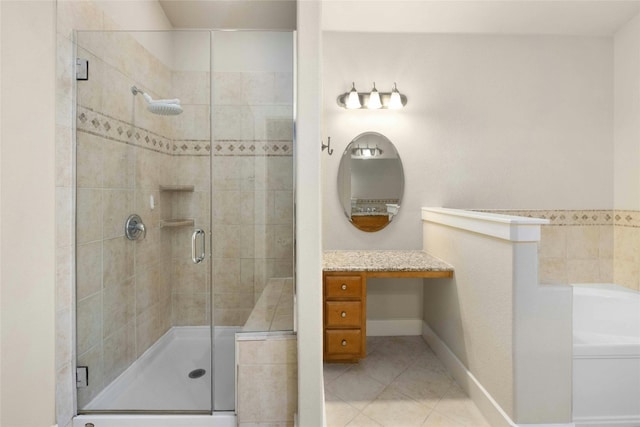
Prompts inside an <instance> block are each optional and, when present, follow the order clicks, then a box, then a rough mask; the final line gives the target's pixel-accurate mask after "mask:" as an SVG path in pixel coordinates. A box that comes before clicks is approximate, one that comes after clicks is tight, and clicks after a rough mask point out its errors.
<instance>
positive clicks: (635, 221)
mask: <svg viewBox="0 0 640 427" xmlns="http://www.w3.org/2000/svg"><path fill="white" fill-rule="evenodd" d="M613 221H614V224H615V225H616V227H634V228H640V211H621V210H616V211H613Z"/></svg>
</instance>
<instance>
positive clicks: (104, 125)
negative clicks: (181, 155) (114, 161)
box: [76, 105, 173, 154]
mask: <svg viewBox="0 0 640 427" xmlns="http://www.w3.org/2000/svg"><path fill="white" fill-rule="evenodd" d="M76 126H77V130H78V131H82V132H87V133H90V134H92V135H96V136H100V137H103V138H107V139H110V140H112V141H118V142H122V143H125V144H129V145H134V146H136V147H141V148H146V149H148V150H152V151H156V152H159V153H165V154H171V151H172V147H173V141H172V140H171V139H169V138H166V137H164V136H162V135H158V134H157V133H154V132H151V131H149V130H146V129H142V128H139V127H136V126H133V125H131V124H130V123H127V122H124V121H122V120H120V119H116V118H114V117H110V116H108V115H106V114H102V113H98V112H97V111H93V110H91V109H89V108H86V107H83V106H80V105H79V106H78V111H77V117H76Z"/></svg>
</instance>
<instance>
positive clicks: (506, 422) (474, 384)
mask: <svg viewBox="0 0 640 427" xmlns="http://www.w3.org/2000/svg"><path fill="white" fill-rule="evenodd" d="M422 337H423V338H424V339H425V341H427V344H429V346H430V347H431V349H432V350H433V351H434V352H435V353H436V355H437V356H438V358H439V359H440V360H441V361H442V363H444V365H445V366H446V367H447V369H448V370H449V372H450V373H451V374H452V375H453V377H454V378H455V380H456V382H457V383H458V384H459V385H460V387H462V389H463V390H464V391H465V392H466V393H467V394H468V395H469V397H470V398H471V400H473V403H475V404H476V406H477V407H478V409H479V410H480V412H482V415H484V417H485V418H486V419H487V421H488V422H489V424H490V425H491V426H493V427H575V424H573V423H568V424H516V423H514V422H513V421H512V420H511V418H510V417H509V415H507V413H506V412H504V410H503V409H502V408H501V407H500V405H499V404H498V402H496V401H495V400H494V399H493V397H492V396H491V394H489V392H488V391H487V390H486V389H485V388H484V387H483V386H482V384H480V382H479V381H478V380H477V379H476V377H475V376H474V375H473V374H472V373H471V372H470V371H469V370H467V368H466V366H464V364H463V363H462V362H461V361H460V359H458V357H457V356H456V355H455V354H454V353H453V352H452V351H451V349H450V348H449V347H448V346H447V345H446V344H445V343H444V341H442V340H441V339H440V337H438V336H437V335H436V334H435V332H434V331H433V330H432V329H431V328H430V327H429V325H427V323H426V322H422Z"/></svg>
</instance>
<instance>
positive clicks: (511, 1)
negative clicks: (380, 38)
mask: <svg viewBox="0 0 640 427" xmlns="http://www.w3.org/2000/svg"><path fill="white" fill-rule="evenodd" d="M299 1H308V0H299ZM322 3H323V4H322V28H323V29H324V30H325V31H357V32H402V33H406V32H409V33H465V34H469V33H479V34H565V35H593V36H610V35H612V34H614V33H615V32H616V30H617V29H618V28H620V27H621V26H622V25H624V24H625V23H626V22H628V21H629V20H630V19H631V18H632V17H633V16H635V15H636V14H637V13H638V12H639V11H640V1H631V0H629V1H616V0H601V1H587V0H498V1H496V0H324V1H323V2H322ZM160 5H161V6H162V9H163V10H164V12H165V14H166V15H167V18H168V19H169V21H170V22H171V24H172V25H173V27H174V28H217V29H274V30H293V29H295V27H296V1H295V0H160Z"/></svg>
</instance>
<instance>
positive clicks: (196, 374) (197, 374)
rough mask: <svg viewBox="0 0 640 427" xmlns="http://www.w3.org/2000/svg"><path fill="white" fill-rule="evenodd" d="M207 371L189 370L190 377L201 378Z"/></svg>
mask: <svg viewBox="0 0 640 427" xmlns="http://www.w3.org/2000/svg"><path fill="white" fill-rule="evenodd" d="M206 373H207V371H205V370H204V369H194V370H193V371H191V372H189V378H200V377H201V376H203V375H204V374H206Z"/></svg>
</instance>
